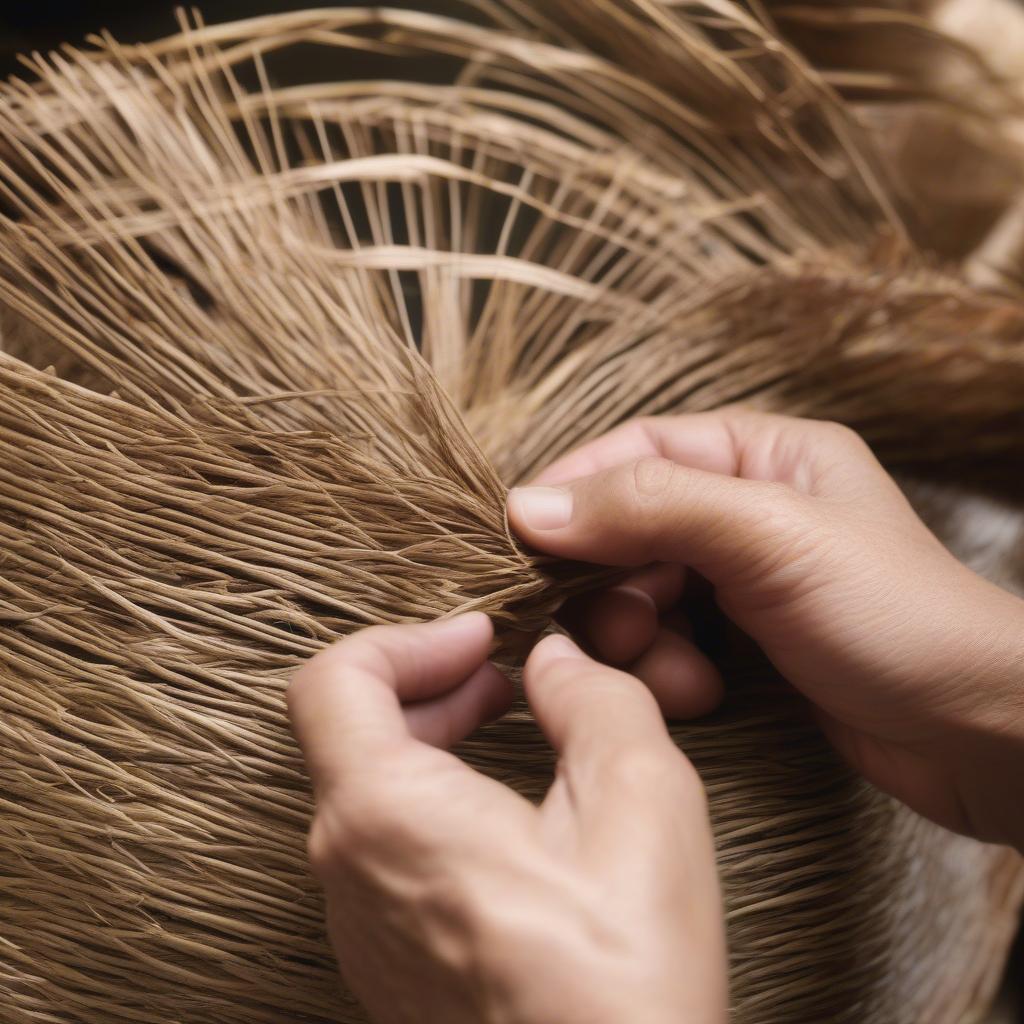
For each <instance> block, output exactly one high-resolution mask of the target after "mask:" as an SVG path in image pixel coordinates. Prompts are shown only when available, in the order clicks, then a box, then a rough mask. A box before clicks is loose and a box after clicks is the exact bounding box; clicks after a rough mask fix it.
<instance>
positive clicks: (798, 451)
mask: <svg viewBox="0 0 1024 1024" xmlns="http://www.w3.org/2000/svg"><path fill="white" fill-rule="evenodd" d="M644 458H664V459H668V460H670V461H672V462H676V463H679V465H682V466H689V467H690V468H691V469H699V470H703V471H704V472H708V473H718V474H721V475H725V476H737V477H743V478H745V479H748V480H773V481H776V482H779V483H785V484H788V485H790V486H792V487H794V488H796V489H797V490H803V491H808V492H812V491H814V490H815V487H816V484H817V482H818V479H819V477H820V476H822V475H823V474H824V475H828V473H829V470H830V469H831V468H834V467H835V466H836V464H837V461H838V462H839V463H840V464H841V465H842V468H843V473H844V475H846V476H847V477H848V478H849V479H850V481H851V482H854V483H855V484H859V485H863V486H874V487H883V488H886V489H890V490H891V489H892V487H893V486H894V485H892V481H891V480H890V478H889V477H888V474H886V473H885V471H884V470H883V469H882V467H881V466H880V465H879V464H878V462H877V460H875V458H874V456H873V455H872V454H871V452H870V450H869V449H868V448H867V446H866V445H865V444H864V443H863V441H861V440H860V438H858V437H857V435H856V434H854V433H853V431H851V430H848V429H847V428H845V427H842V426H840V425H839V424H836V423H827V422H822V421H817V420H803V419H797V418H795V417H791V416H778V415H774V414H772V413H763V412H758V411H757V410H753V409H745V408H742V407H740V406H729V407H727V408H725V409H719V410H716V411H714V412H707V413H693V414H689V415H684V416H661V417H649V418H643V419H638V420H633V421H631V422H629V423H625V424H623V425H622V426H621V427H617V428H616V429H615V430H612V431H610V432H609V433H608V434H605V435H604V436H603V437H599V438H597V439H596V440H594V441H591V442H589V443H587V444H585V445H583V446H582V447H580V448H578V449H576V450H575V451H572V452H570V453H569V454H568V455H565V456H563V457H562V458H561V459H559V460H557V461H556V462H554V463H553V464H552V465H551V466H549V467H548V468H547V469H545V470H544V471H543V472H542V473H541V474H540V475H539V476H538V477H537V478H536V480H534V481H533V484H534V485H537V486H555V485H560V484H566V483H569V482H571V481H573V480H578V479H580V478H581V477H585V476H592V475H594V474H595V473H600V472H602V471H603V470H606V469H611V468H612V467H614V466H618V465H622V464H623V463H630V462H635V461H636V460H638V459H644Z"/></svg>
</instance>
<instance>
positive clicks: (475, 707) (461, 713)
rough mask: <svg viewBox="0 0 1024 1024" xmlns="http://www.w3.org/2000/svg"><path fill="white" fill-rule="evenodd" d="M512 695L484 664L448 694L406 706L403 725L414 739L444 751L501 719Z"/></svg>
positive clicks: (491, 667) (509, 685)
mask: <svg viewBox="0 0 1024 1024" xmlns="http://www.w3.org/2000/svg"><path fill="white" fill-rule="evenodd" d="M514 692H515V691H514V689H513V686H512V683H511V682H510V681H509V679H508V678H507V677H506V676H505V675H504V674H503V673H502V672H500V671H499V670H498V669H497V668H495V666H494V665H492V664H491V663H490V662H485V663H484V664H483V665H481V666H480V668H478V669H477V670H476V672H474V673H473V674H472V675H471V676H470V677H469V678H468V679H467V680H466V681H465V682H464V683H463V684H462V685H461V686H458V687H456V688H455V689H454V690H452V691H451V692H450V693H446V694H445V695H444V696H442V697H435V698H434V699H433V700H427V701H421V702H420V703H418V704H409V705H407V706H406V708H405V722H406V725H407V726H408V728H409V732H410V733H412V735H413V736H415V737H416V739H418V740H421V741H422V742H423V743H429V744H430V745H431V746H433V747H441V748H443V749H448V748H449V747H452V746H454V745H455V744H456V743H460V742H461V741H462V740H464V739H465V738H466V737H467V736H469V735H470V734H471V733H473V732H475V731H476V730H477V729H478V728H479V727H480V726H481V725H484V724H485V723H487V722H492V721H494V720H495V719H497V718H501V717H502V715H504V714H505V713H506V712H507V711H508V709H509V708H510V707H511V706H512V700H513V696H514Z"/></svg>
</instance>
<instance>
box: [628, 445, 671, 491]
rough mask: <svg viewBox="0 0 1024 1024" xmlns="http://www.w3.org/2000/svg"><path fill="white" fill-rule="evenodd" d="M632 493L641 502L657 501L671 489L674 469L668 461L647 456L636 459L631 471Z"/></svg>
mask: <svg viewBox="0 0 1024 1024" xmlns="http://www.w3.org/2000/svg"><path fill="white" fill-rule="evenodd" d="M631 474H632V476H631V485H632V489H633V493H634V494H635V495H636V496H637V498H639V499H640V501H641V502H649V501H658V500H659V499H661V498H663V497H664V496H665V495H666V493H668V491H669V490H670V489H671V488H672V486H673V484H674V483H675V480H676V467H675V465H674V463H672V462H670V461H669V460H668V459H659V458H657V457H655V456H647V457H645V458H642V459H637V460H636V462H634V463H633V465H632V469H631Z"/></svg>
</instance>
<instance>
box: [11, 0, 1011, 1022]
mask: <svg viewBox="0 0 1024 1024" xmlns="http://www.w3.org/2000/svg"><path fill="white" fill-rule="evenodd" d="M481 11H484V13H481ZM320 51H326V52H327V53H328V54H329V55H330V60H329V61H328V62H327V63H326V65H325V64H324V62H323V61H322V59H321V58H320V57H319V56H318V55H317V54H318V52H320ZM288 53H298V54H299V64H300V65H301V67H302V68H303V69H307V70H313V69H317V68H319V67H324V66H326V67H328V68H329V69H330V71H329V75H330V77H329V78H328V79H327V80H325V81H309V80H308V79H309V75H306V80H304V81H295V82H293V83H292V84H290V85H275V86H271V84H270V82H271V81H280V79H279V77H278V75H279V74H280V71H279V68H280V64H279V59H280V57H281V55H282V54H288ZM367 53H369V54H371V55H372V61H370V62H369V66H370V67H372V69H373V78H372V79H369V78H358V77H355V76H354V75H353V74H350V73H346V69H347V68H348V69H351V68H355V67H358V68H363V69H365V68H366V67H367V66H368V65H367V61H366V59H365V55H366V54H367ZM641 58H642V59H641ZM32 69H33V72H34V76H35V77H34V79H33V81H31V82H30V83H28V84H26V83H11V84H9V85H7V86H5V87H3V89H2V91H0V203H2V210H0V311H2V313H0V317H2V318H0V560H2V567H3V568H2V572H0V629H2V632H0V683H2V685H0V755H2V756H0V879H2V884H0V922H2V928H0V999H2V1001H3V1005H4V1007H5V1015H6V1016H5V1020H10V1021H11V1022H12V1024H29V1022H38V1021H52V1022H58V1021H59V1022H104V1024H109V1022H153V1024H169V1022H171V1021H187V1022H189V1024H207V1022H209V1024H213V1022H217V1024H230V1022H239V1024H241V1022H243V1021H244V1022H247V1024H248V1022H255V1021H267V1022H280V1021H285V1020H294V1021H307V1022H356V1021H361V1020H364V1019H365V1018H364V1017H363V1016H362V1013H361V1011H360V1009H359V1008H358V1006H356V1005H355V1004H354V1003H353V1002H352V1000H351V999H350V998H349V997H348V996H346V994H345V993H344V992H342V991H341V989H340V983H339V982H338V980H337V973H336V967H335V965H334V964H333V962H332V960H331V958H330V955H329V952H328V950H327V947H326V943H325V939H324V935H323V924H322V917H321V907H320V901H319V897H318V895H317V892H316V889H315V886H314V884H313V883H312V881H311V879H310V878H309V875H308V869H307V866H306V863H305V842H304V836H305V830H306V827H307V824H308V817H309V811H310V800H309V794H308V792H307V786H306V780H305V778H304V775H303V772H302V767H301V759H300V757H299V755H298V752H297V750H296V748H295V746H294V743H293V741H292V739H291V737H290V735H289V732H288V729H287V725H286V721H285V716H284V691H285V688H286V686H287V680H288V678H289V676H290V674H291V673H292V672H293V670H294V669H295V667H296V666H297V665H298V664H299V662H300V661H301V660H302V659H303V658H305V657H307V656H309V655H310V654H312V653H313V652H315V651H316V650H318V649H320V648H321V647H323V646H324V645H325V644H327V643H329V642H331V641H332V640H333V639H336V638H338V637H340V636H343V635H345V634H346V633H348V632H350V631H351V630H352V629H354V628H357V627H359V626H362V625H367V624H373V623H381V622H402V621H416V620H422V619H425V618H430V617H434V616H438V615H443V614H449V613H452V612H456V611H459V610H466V609H469V608H476V609H482V610H484V611H486V612H488V613H489V614H490V615H492V617H493V618H494V619H495V622H496V624H497V626H498V634H499V650H498V652H497V657H499V658H500V659H502V660H504V661H505V662H507V663H509V664H512V665H514V664H515V662H516V660H517V659H518V658H519V657H520V656H521V654H522V653H523V651H524V650H525V649H527V648H528V646H529V644H530V642H531V640H532V639H533V638H534V637H535V636H537V635H538V634H539V633H541V632H542V631H543V630H544V629H546V628H547V627H548V625H549V623H550V621H551V616H552V615H553V614H554V613H555V611H556V610H557V609H558V608H559V606H560V605H561V604H562V602H563V601H564V600H565V599H566V598H567V597H568V596H571V595H572V594H575V593H579V592H581V591H584V590H586V589H589V588H592V587H594V586H597V585H599V584H600V583H601V582H602V581H604V580H605V579H607V576H606V574H605V573H604V571H602V570H596V569H594V568H592V567H586V566H579V565H571V564H564V563H560V562H556V561H552V560H548V559H541V558H537V557H535V556H533V555H531V554H530V553H528V552H526V551H523V550H522V549H521V548H519V547H518V546H517V545H516V543H515V541H514V540H513V539H512V538H511V537H510V535H509V533H508V530H507V526H506V523H505V519H504V512H503V506H504V496H505V487H506V486H507V485H508V484H511V483H514V482H516V481H518V480H520V479H523V478H524V477H526V476H528V475H529V474H530V473H531V472H533V471H534V470H536V469H537V468H539V467H540V466H541V465H543V464H544V463H545V462H546V461H548V460H550V459H552V458H553V457H555V456H557V455H558V454H560V453H561V452H563V451H565V450H566V449H567V448H569V447H571V446H572V445H574V444H576V443H578V442H580V441H583V440H586V439H588V438H590V437H593V436H595V435H597V434H599V433H600V432H602V431H604V430H606V429H607V428H609V427H611V426H613V425H615V424H617V423H621V422H623V421H624V420H626V419H629V418H630V417H634V416H639V415H650V414H657V413H663V412H669V411H676V412H678V411H685V410H703V409H709V408H714V407H717V406H720V405H723V404H726V403H730V402H737V401H745V402H749V403H752V404H756V405H759V406H761V407H763V408H768V409H775V410H781V411H786V412H790V413H795V414H802V415H813V416H821V417H831V418H836V419H841V420H843V421H845V422H847V423H849V424H851V425H853V426H855V427H857V428H858V429H860V430H861V431H863V432H864V433H865V434H866V435H867V436H868V437H869V439H870V440H871V441H872V442H873V444H874V445H875V447H876V450H877V451H878V452H879V453H880V455H881V456H882V457H883V458H885V459H886V460H887V462H888V463H889V465H890V466H891V467H892V468H894V469H896V470H903V471H909V470H911V469H913V470H914V471H915V472H916V473H917V474H919V475H920V477H921V479H922V480H924V483H923V484H922V483H920V482H918V483H917V485H916V486H917V487H918V491H917V493H927V490H928V488H931V489H932V491H933V492H934V493H933V494H932V496H931V498H927V499H926V501H931V502H932V505H933V507H934V508H935V509H937V511H938V512H939V513H941V515H939V516H938V518H937V519H936V522H937V525H938V526H939V527H940V528H941V527H942V526H943V524H945V525H946V527H947V529H946V531H945V535H946V536H947V538H948V539H949V540H950V541H951V542H953V541H955V540H956V537H955V535H954V533H955V531H954V530H953V525H952V524H953V523H954V522H955V521H956V519H957V516H956V515H955V513H956V511H957V509H960V508H964V507H966V502H967V501H968V499H967V498H964V499H963V501H961V499H960V498H959V497H957V495H956V493H954V492H952V491H951V490H950V489H949V488H950V486H951V485H954V484H958V483H961V482H963V479H964V478H963V477H962V472H963V466H964V464H965V462H970V463H972V464H980V463H984V464H986V465H988V466H990V467H994V468H995V469H996V470H1000V469H1002V470H1004V471H1005V469H1006V467H1010V466H1013V465H1014V464H1017V463H1019V459H1020V457H1021V454H1022V448H1024V429H1022V428H1024V401H1022V398H1024V302H1021V301H1020V300H1019V299H1018V298H1017V297H1015V296H1014V295H1012V294H997V293H994V292H992V293H989V292H984V291H981V290H979V289H977V288H974V287H971V286H970V285H969V284H968V283H967V282H966V281H965V280H964V279H963V278H962V275H961V274H960V273H959V272H958V271H957V270H956V269H955V268H953V269H942V268H937V267H935V266H932V265H931V264H930V263H929V261H928V259H927V258H926V256H925V255H923V254H922V252H921V251H919V250H918V249H917V248H916V247H915V246H914V244H913V243H912V242H911V241H910V235H909V234H908V232H907V231H906V230H905V229H904V226H903V224H902V222H901V220H900V217H899V214H898V212H897V210H898V204H897V203H895V202H894V201H893V200H892V197H891V191H890V188H891V186H890V184H889V183H888V182H887V180H886V176H885V173H884V171H883V170H882V168H884V166H885V160H884V159H882V158H881V157H880V156H879V155H878V154H877V153H875V152H874V151H873V150H872V143H871V137H870V136H869V134H868V133H865V132H864V131H863V130H862V128H861V126H860V125H859V124H858V123H857V122H856V120H855V119H854V118H853V117H852V116H851V115H850V112H849V111H848V110H847V108H846V107H845V106H844V104H843V103H842V101H840V100H839V99H838V98H837V96H836V94H835V93H833V92H832V91H831V89H830V87H829V86H828V84H827V83H826V82H824V81H823V80H822V79H821V78H820V76H818V75H817V74H816V73H815V72H814V71H813V70H812V69H811V68H810V67H809V66H808V64H807V63H806V61H805V60H804V59H803V58H802V57H800V56H799V55H798V54H797V53H796V52H795V51H793V50H791V49H789V48H787V46H786V45H785V44H783V43H781V42H780V41H779V40H778V39H777V38H776V37H775V36H773V34H772V32H771V31H770V29H769V28H768V27H767V26H766V24H765V23H762V22H760V21H758V20H757V19H756V18H754V17H753V16H751V15H750V14H749V13H748V12H747V11H745V10H744V9H741V8H738V7H734V6H733V5H731V4H728V3H725V2H723V0H715V2H708V3H707V4H704V5H701V4H692V5H687V6H686V7H680V6H678V5H675V4H671V5H670V4H658V3H655V2H653V0H629V2H617V3H611V2H608V3H595V2H593V0H589V2H588V3H577V2H575V0H562V2H559V3H557V4H551V3H549V2H544V3H541V2H540V0H538V2H537V4H536V6H534V5H533V4H531V3H524V2H518V0H509V2H508V3H490V4H487V5H480V9H479V10H476V12H475V17H474V18H473V19H472V20H456V19H452V18H443V17H439V16H434V15H430V14H425V13H422V12H419V11H411V10H377V9H374V10H366V9H345V10H332V11H314V12H303V13H298V14H289V15H276V16H273V17H268V18H261V19H254V20H251V21H247V22H240V23H235V24H230V25H224V26H217V27H209V28H207V27H202V26H195V27H185V28H184V29H183V31H182V33H181V34H180V35H178V36H175V37H173V38H171V39H167V40H163V41H161V42H159V43H156V44H153V45H150V46H148V47H122V46H118V45H117V44H116V43H114V42H113V41H112V40H109V39H106V40H98V41H96V44H95V48H94V49H92V50H89V51H88V52H84V53H82V52H75V51H70V50H69V51H66V52H64V53H62V54H59V55H52V56H51V57H49V58H48V59H45V60H43V59H36V60H35V61H33V62H32ZM936 494H937V495H939V497H940V498H941V501H937V502H936V500H935V495H936ZM950 503H952V508H951V505H950ZM985 568H987V569H990V570H993V571H999V572H1000V573H1001V579H1002V582H1004V583H1006V584H1008V585H1021V586H1024V576H1020V577H1017V576H1015V575H1014V572H1013V569H1012V564H1011V563H1010V562H1009V561H1005V562H1000V563H999V564H997V565H992V564H987V565H986V566H985ZM722 664H723V669H724V671H725V673H726V676H727V678H728V680H729V684H730V685H729V691H730V696H729V699H728V701H727V704H726V706H725V707H724V708H723V709H722V711H721V712H719V713H718V714H716V716H714V717H713V718H712V719H710V720H708V721H705V722H701V723H693V724H687V725H673V727H672V728H673V733H674V735H675V736H676V737H677V738H678V740H679V742H680V743H681V745H682V746H683V747H684V748H685V749H686V751H687V752H688V753H689V754H690V756H691V757H692V758H693V759H694V761H695V762H696V764H697V765H698V767H699V769H700V770H701V772H702V774H703V777H704V781H705V782H706V784H707V786H708V791H709V796H710V803H711V809H712V816H713V819H714V825H715V830H716V840H717V844H718V850H719V862H720V868H721V874H722V878H723V885H724V889H725V895H726V902H727V913H728V922H729V939H730V947H731V956H732V997H733V1003H734V1016H735V1020H736V1021H737V1022H740V1024H769V1022H777V1021H781V1020H785V1021H787V1022H794V1024H798V1022H801V1021H806V1022H811V1021H815V1022H818V1021H823V1020H830V1021H857V1022H877V1024H893V1022H895V1024H903V1022H906V1024H920V1022H925V1021H927V1022H929V1024H934V1022H945V1021H949V1022H954V1021H957V1022H959V1021H964V1020H968V1019H974V1016H975V1015H976V1014H977V1013H978V1012H979V1011H980V1010H981V1009H982V1008H983V1007H984V1005H985V1003H986V1001H987V999H988V998H989V995H990V993H991V990H992V987H993V984H994V979H995V978H996V976H997V975H998V971H999V967H1000V963H1001V960H1002V957H1003V955H1004V952H1005V948H1006V945H1007V943H1008V941H1009V935H1010V932H1011V931H1012V927H1013V922H1014V918H1015V915H1016V910H1017V908H1018V906H1019V904H1020V900H1021V897H1022V895H1024V888H1022V887H1024V873H1022V871H1021V865H1020V862H1019V860H1018V859H1017V858H1016V857H1015V856H1013V855H1011V854H1009V853H1008V852H1007V851H1003V850H998V849H993V848H987V847H983V846H981V845H979V844H976V843H973V842H971V841H969V840H966V839H962V838H959V837H954V836H951V835H949V834H947V833H944V832H943V831H941V830H940V829H937V828H935V827H932V826H930V825H928V824H926V823H925V822H923V821H921V820H920V819H918V818H917V817H915V816H914V815H913V814H911V813H910V812H908V811H906V810H905V809H904V808H901V807H898V806H896V805H895V804H893V803H892V802H891V801H889V800H888V799H886V798H885V797H883V796H881V795H880V794H878V793H877V792H875V791H873V790H872V789H870V788H869V787H867V786H866V785H865V784H863V783H862V782H860V781H858V780H856V779H855V778H853V777H851V775H850V774H849V773H848V772H847V771H846V769H845V768H844V767H843V766H842V765H841V764H840V763H839V762H838V760H837V759H836V757H835V756H834V755H833V754H832V753H831V752H830V750H829V749H828V747H827V745H826V744H825V743H824V742H823V740H822V739H821V738H820V737H819V736H818V734H817V733H816V731H815V729H814V727H813V725H812V723H811V722H810V721H809V720H808V718H807V716H806V715H805V713H804V711H803V709H802V708H801V706H800V705H799V704H798V703H797V702H796V701H795V700H794V699H793V698H791V697H788V696H786V695H785V693H784V692H782V691H780V690H779V688H778V685H777V682H778V681H777V680H776V679H775V678H774V677H773V675H772V672H771V670H770V668H769V667H768V666H767V665H766V664H764V663H763V661H762V660H761V659H760V657H759V656H758V655H757V654H756V652H752V651H750V650H749V649H747V648H746V647H745V646H742V645H737V646H736V647H735V649H729V650H726V651H724V652H723V654H722ZM464 753H465V756H466V757H467V758H468V759H469V760H470V761H471V762H472V763H473V764H475V765H477V766H479V767H480V768H481V770H484V771H487V772H489V773H491V774H493V775H495V776H496V777H498V778H501V779H503V780H504V781H507V782H508V783H509V784H511V785H513V786H515V787H516V788H517V789H519V790H520V791H521V792H523V793H526V794H528V795H530V796H538V795H539V794H541V793H542V792H543V791H544V790H545V788H546V786H547V784H548V783H549V781H550V778H551V771H552V763H551V754H550V752H549V750H548V748H547V746H546V745H545V743H544V742H543V739H542V737H541V736H540V734H539V732H538V730H537V729H536V727H535V726H534V724H533V722H532V720H531V719H530V716H529V714H528V713H527V712H526V710H525V709H524V708H523V707H518V708H517V709H516V710H515V711H514V712H513V713H512V714H511V715H510V716H508V717H507V718H505V719H504V720H502V721H501V722H500V723H497V724H496V725H494V726H490V727H488V728H486V729H485V730H483V731H482V732H481V733H480V734H479V735H478V736H477V737H475V738H474V739H473V740H472V741H471V742H470V743H468V744H467V745H466V747H465V750H464Z"/></svg>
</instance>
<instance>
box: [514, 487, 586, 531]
mask: <svg viewBox="0 0 1024 1024" xmlns="http://www.w3.org/2000/svg"><path fill="white" fill-rule="evenodd" d="M508 503H509V508H510V509H511V510H512V512H513V514H514V516H515V517H516V518H517V519H518V520H519V521H520V523H521V525H523V526H526V527H527V528H528V529H531V530H541V531H544V530H561V529H562V528H563V527H566V526H568V525H569V523H570V522H571V520H572V492H571V491H567V490H564V489H563V488H561V487H516V488H515V489H514V490H513V491H511V492H510V493H509V496H508Z"/></svg>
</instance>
